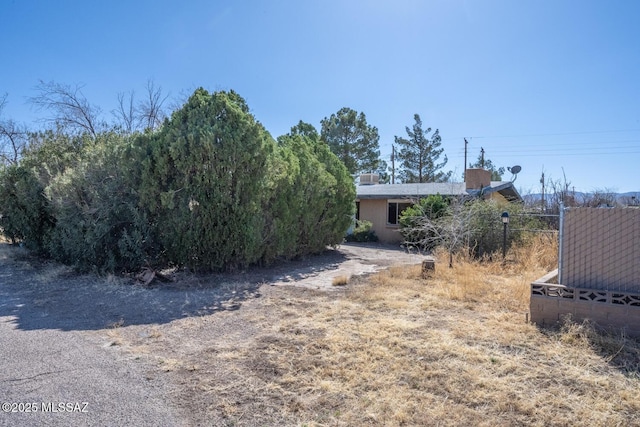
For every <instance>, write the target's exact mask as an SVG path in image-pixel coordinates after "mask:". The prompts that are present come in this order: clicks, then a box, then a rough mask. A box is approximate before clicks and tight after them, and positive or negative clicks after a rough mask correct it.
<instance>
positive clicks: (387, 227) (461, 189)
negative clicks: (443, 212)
mask: <svg viewBox="0 0 640 427" xmlns="http://www.w3.org/2000/svg"><path fill="white" fill-rule="evenodd" d="M376 178H377V176H375V175H374V174H364V175H362V176H361V177H360V183H359V185H358V186H357V187H356V219H359V220H366V221H370V222H371V223H372V224H373V231H375V233H376V235H377V236H378V239H379V240H380V241H381V242H385V243H400V242H401V241H402V236H401V235H400V233H399V232H398V229H399V227H400V226H399V222H398V219H399V218H400V215H401V213H402V211H404V210H405V209H406V208H408V207H409V206H412V205H413V204H414V203H416V202H417V201H418V200H419V199H421V198H425V197H427V196H429V195H432V194H440V195H442V196H470V197H482V198H484V199H496V200H501V201H508V202H521V201H522V197H520V194H518V192H517V191H516V189H515V186H514V185H513V182H511V181H491V172H489V171H486V170H483V169H467V170H466V172H465V182H453V183H449V182H446V183H439V182H425V183H415V184H377V179H376Z"/></svg>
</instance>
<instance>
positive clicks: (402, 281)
mask: <svg viewBox="0 0 640 427" xmlns="http://www.w3.org/2000/svg"><path fill="white" fill-rule="evenodd" d="M555 250H556V248H555V247H554V246H553V244H552V242H551V241H550V240H549V241H545V240H544V238H538V239H536V240H535V241H532V242H530V244H529V245H528V247H526V248H521V249H518V250H517V251H513V252H512V253H511V254H510V258H509V259H508V260H507V263H502V262H501V260H500V261H497V262H476V261H472V260H465V259H462V258H458V259H456V260H455V262H454V268H452V269H449V268H447V262H448V258H447V257H446V256H445V257H442V258H441V259H443V260H445V262H441V263H438V264H437V266H436V272H435V274H434V276H433V277H432V278H429V279H422V278H421V277H420V273H421V271H420V266H397V267H393V268H390V269H388V270H386V271H383V272H381V273H378V274H376V275H373V276H370V277H368V278H365V279H362V278H360V279H358V278H352V279H351V280H350V281H349V284H348V286H346V287H344V288H341V291H336V292H326V293H321V292H315V291H312V290H308V289H296V288H277V289H274V288H269V287H267V288H268V289H265V292H264V295H263V298H260V299H256V300H252V301H249V302H247V303H246V304H244V305H243V307H242V309H241V310H237V311H234V312H229V313H221V314H217V315H213V316H205V317H203V318H201V319H199V320H198V321H190V322H187V320H184V321H179V322H180V323H178V322H176V323H174V324H173V325H172V326H171V328H175V329H174V330H172V329H171V328H167V330H166V331H163V332H162V333H160V332H158V333H157V334H156V335H154V338H153V339H149V340H148V342H146V343H145V344H144V345H146V346H149V349H150V351H152V352H153V354H154V355H156V356H154V357H163V358H164V360H169V361H171V364H170V365H171V366H170V367H171V375H178V376H179V380H178V381H179V382H180V383H181V384H185V386H184V388H182V389H181V390H180V391H179V392H177V394H176V396H178V397H176V399H177V401H178V402H179V405H180V406H182V407H183V408H185V411H189V410H190V411H191V412H192V413H201V414H202V418H198V419H196V420H194V424H211V425H214V424H215V425H306V426H329V425H331V426H355V425H365V426H368V425H371V426H378V425H379V426H400V425H407V426H416V425H441V426H447V425H452V426H453V425H455V426H457V425H475V426H523V425H524V426H569V425H571V426H573V425H583V426H603V425H607V426H608V425H611V426H628V425H640V415H639V414H640V379H639V377H638V369H639V365H638V364H639V361H640V345H639V344H638V342H636V341H633V340H625V339H624V338H622V337H615V336H605V335H602V334H599V333H597V332H596V331H595V329H594V328H593V327H592V326H591V325H589V324H575V323H571V322H570V321H567V322H566V323H565V324H564V325H563V326H562V327H561V328H559V329H558V330H555V331H545V330H539V329H538V328H536V327H535V326H533V325H531V324H527V323H526V322H525V313H526V312H527V310H528V303H529V301H528V295H529V283H530V282H531V281H532V280H534V279H536V278H538V277H540V276H541V275H543V274H544V273H546V272H547V271H548V270H549V269H551V268H552V267H553V266H554V263H555ZM231 324H233V325H236V327H237V328H238V330H239V331H242V332H246V333H240V332H239V333H235V332H234V331H233V330H232V329H229V325H231ZM123 329H126V328H119V331H120V332H122V331H123ZM194 336H197V337H198V340H194V339H193V337H194ZM178 349H180V350H178ZM184 366H197V370H195V369H194V370H188V369H184V368H181V367H184ZM201 408H204V409H205V410H204V412H200V411H196V409H201Z"/></svg>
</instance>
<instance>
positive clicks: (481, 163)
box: [469, 147, 504, 181]
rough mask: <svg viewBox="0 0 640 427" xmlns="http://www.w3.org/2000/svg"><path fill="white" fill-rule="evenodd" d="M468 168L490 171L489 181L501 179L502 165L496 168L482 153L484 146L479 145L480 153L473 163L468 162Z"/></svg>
mask: <svg viewBox="0 0 640 427" xmlns="http://www.w3.org/2000/svg"><path fill="white" fill-rule="evenodd" d="M469 167H470V168H480V169H484V170H486V171H489V172H491V181H502V175H504V167H503V166H501V167H499V168H497V167H496V166H495V165H494V164H493V162H492V161H491V160H490V159H487V158H486V157H485V155H484V148H482V147H480V154H478V159H477V160H476V162H475V163H469Z"/></svg>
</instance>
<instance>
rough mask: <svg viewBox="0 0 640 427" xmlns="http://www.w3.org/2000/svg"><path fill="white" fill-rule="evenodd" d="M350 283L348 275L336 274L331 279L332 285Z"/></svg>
mask: <svg viewBox="0 0 640 427" xmlns="http://www.w3.org/2000/svg"><path fill="white" fill-rule="evenodd" d="M347 283H349V277H348V276H336V277H334V278H333V280H332V281H331V285H332V286H346V285H347Z"/></svg>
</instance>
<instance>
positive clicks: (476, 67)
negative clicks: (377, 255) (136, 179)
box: [0, 0, 640, 194]
mask: <svg viewBox="0 0 640 427" xmlns="http://www.w3.org/2000/svg"><path fill="white" fill-rule="evenodd" d="M639 18H640V2H636V1H631V0H629V1H604V0H602V1H589V0H580V1H579V0H573V1H568V0H536V1H533V0H495V1H492V0H468V1H464V0H441V1H429V0H423V1H420V0H413V1H412V0H393V1H382V0H368V1H367V0H342V1H338V0H323V1H313V0H307V1H300V0H297V1H296V0H271V1H266V0H264V1H251V0H235V1H231V0H220V1H199V0H195V1H190V0H183V1H181V2H176V1H168V0H154V1H147V0H144V1H136V0H128V1H121V0H110V1H100V2H98V1H86V0H82V1H79V0H78V1H75V0H74V1H72V0H57V1H55V2H52V1H45V0H42V1H36V0H0V52H1V54H2V58H3V60H2V65H0V94H2V93H5V92H6V93H8V95H9V96H8V101H9V103H8V105H7V107H6V108H5V110H4V113H3V116H4V117H5V118H13V119H15V120H17V121H20V122H24V123H26V124H27V125H29V126H31V127H38V126H41V125H40V124H38V123H36V122H34V120H35V119H36V118H38V117H40V116H42V113H38V112H37V111H33V109H32V108H31V107H30V106H29V104H28V103H27V101H26V100H27V98H28V97H29V96H33V95H34V94H35V92H34V87H35V86H36V85H37V83H38V80H39V79H41V80H44V81H51V80H53V81H55V82H58V83H65V84H84V88H83V92H84V95H85V96H86V97H87V98H88V99H89V101H91V102H92V103H94V104H97V105H99V106H101V107H102V109H103V111H104V117H105V119H108V120H110V119H111V116H110V113H109V111H110V110H112V109H113V108H115V104H116V96H117V94H118V93H119V92H128V91H130V90H136V91H137V92H138V93H139V94H141V93H142V92H143V90H144V88H145V86H146V83H147V81H148V80H149V79H153V80H154V81H155V83H156V84H157V85H160V86H162V88H163V90H164V92H165V93H169V94H170V95H171V96H173V97H180V96H184V94H185V93H189V92H190V91H192V90H193V89H195V88H196V87H199V86H202V87H205V88H207V89H209V90H220V89H225V90H226V89H234V90H235V91H237V92H239V93H240V94H241V95H242V96H243V97H244V98H245V99H246V100H247V102H248V104H249V106H250V108H251V110H252V113H253V114H254V115H255V116H256V118H257V119H258V120H259V121H260V122H262V123H263V124H264V125H265V127H266V128H267V129H268V130H269V131H270V132H271V134H272V135H273V136H274V137H277V136H279V135H281V134H284V133H286V132H288V130H289V129H290V127H291V126H293V125H295V124H296V123H297V122H298V121H299V120H304V121H306V122H309V123H312V124H314V125H315V126H316V127H318V128H319V125H320V120H322V118H324V117H326V116H329V115H331V114H332V113H335V112H337V111H338V110H339V109H340V108H342V107H351V108H353V109H355V110H357V111H362V112H364V113H365V114H366V116H367V120H368V122H369V123H370V124H372V125H374V126H376V127H377V128H378V129H379V133H380V145H381V152H382V155H383V157H386V158H387V160H388V156H389V155H390V153H391V144H392V143H393V140H394V136H395V135H399V136H406V133H405V130H404V128H405V126H411V125H412V123H413V115H414V114H415V113H418V114H420V116H421V118H422V121H423V123H424V125H425V127H432V128H433V129H436V128H437V129H439V130H440V135H441V136H442V140H443V147H444V149H445V153H446V154H447V156H448V159H449V162H448V164H447V169H450V170H453V171H454V173H455V176H457V177H460V176H461V174H462V171H463V167H464V166H463V164H464V160H463V149H464V140H463V138H464V137H466V138H467V140H468V141H469V161H472V160H475V159H476V158H477V156H478V153H479V151H480V148H481V147H484V149H485V152H486V156H487V158H489V159H491V160H493V162H494V163H495V164H497V165H499V166H512V165H516V164H518V165H521V166H522V172H521V173H520V174H519V176H518V179H517V181H516V186H517V187H518V188H519V189H520V190H521V192H522V193H524V194H526V193H529V192H539V191H540V184H539V180H540V176H541V173H542V172H543V171H544V172H545V176H546V178H547V180H549V179H553V180H559V179H562V178H563V173H564V174H565V175H566V178H567V180H568V181H570V182H571V185H572V186H573V187H575V189H576V190H577V191H593V190H596V189H611V190H615V191H619V192H626V191H638V190H640V172H639V169H640V25H638V19H639ZM505 178H510V174H507V175H506V176H505Z"/></svg>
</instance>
